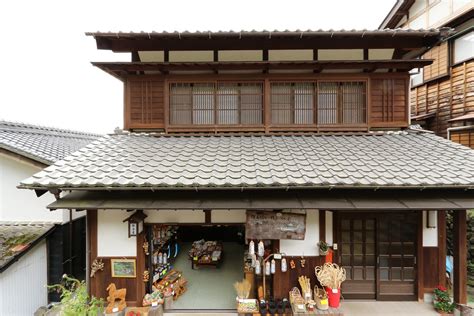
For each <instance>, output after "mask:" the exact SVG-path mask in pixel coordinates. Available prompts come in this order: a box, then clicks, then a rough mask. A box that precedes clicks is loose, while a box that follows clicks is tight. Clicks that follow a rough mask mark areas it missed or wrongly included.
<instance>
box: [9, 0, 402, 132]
mask: <svg viewBox="0 0 474 316" xmlns="http://www.w3.org/2000/svg"><path fill="white" fill-rule="evenodd" d="M394 3H395V0H330V1H327V0H313V1H303V0H291V1H280V0H272V1H263V0H260V1H258V0H238V1H223V0H220V1H218V0H214V1H210V0H188V1H185V0H170V1H163V0H161V1H159V0H155V1H139V0H134V1H121V0H111V1H102V0H96V1H90V0H77V1H68V0H62V1H61V0H56V1H48V0H45V1H38V0H29V1H22V0H11V1H9V0H2V1H0V30H1V35H0V43H1V44H0V60H1V61H2V65H1V70H2V72H1V77H0V119H5V120H10V121H20V122H26V123H33V124H40V125H47V126H55V127H61V128H69V129H76V130H83V131H90V132H96V133H110V132H112V131H113V129H114V128H115V127H117V126H119V127H122V114H123V87H122V83H121V82H120V81H119V80H117V79H115V78H113V77H112V76H110V75H108V74H106V73H105V72H103V71H101V70H99V69H97V68H94V67H93V66H92V65H91V64H90V61H130V56H129V54H114V53H111V52H108V51H98V50H97V49H96V46H95V40H94V39H93V38H92V37H86V36H85V35H84V32H88V31H142V30H143V31H152V30H154V31H162V30H167V31H173V30H178V31H184V30H189V31H195V30H212V31H217V30H229V29H232V30H241V29H245V30H252V29H256V30H263V29H266V30H274V29H279V30H284V29H290V30H296V29H301V30H306V29H319V28H322V29H331V28H332V29H341V28H344V29H364V28H366V29H376V28H377V27H378V26H379V24H380V22H381V21H382V19H383V18H384V17H385V16H386V14H387V13H388V11H389V10H390V8H391V7H392V6H393V4H394Z"/></svg>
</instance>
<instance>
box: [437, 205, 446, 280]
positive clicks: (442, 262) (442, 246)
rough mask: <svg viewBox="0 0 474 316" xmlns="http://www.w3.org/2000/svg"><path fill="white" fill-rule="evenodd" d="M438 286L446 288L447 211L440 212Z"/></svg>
mask: <svg viewBox="0 0 474 316" xmlns="http://www.w3.org/2000/svg"><path fill="white" fill-rule="evenodd" d="M438 251H439V252H438V258H439V259H438V284H441V285H443V286H446V259H445V258H446V211H438Z"/></svg>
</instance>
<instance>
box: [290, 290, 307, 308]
mask: <svg viewBox="0 0 474 316" xmlns="http://www.w3.org/2000/svg"><path fill="white" fill-rule="evenodd" d="M289 297H290V303H291V304H296V301H297V300H298V301H299V302H301V300H303V302H304V299H303V297H302V296H301V292H300V289H299V288H297V287H294V288H292V289H291V291H290V295H289Z"/></svg>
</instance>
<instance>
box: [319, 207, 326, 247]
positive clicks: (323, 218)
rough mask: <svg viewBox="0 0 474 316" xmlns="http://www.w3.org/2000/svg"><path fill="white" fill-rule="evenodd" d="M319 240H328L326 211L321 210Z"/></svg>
mask: <svg viewBox="0 0 474 316" xmlns="http://www.w3.org/2000/svg"><path fill="white" fill-rule="evenodd" d="M319 241H326V211H324V210H319Z"/></svg>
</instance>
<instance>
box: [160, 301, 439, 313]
mask: <svg viewBox="0 0 474 316" xmlns="http://www.w3.org/2000/svg"><path fill="white" fill-rule="evenodd" d="M343 306H344V315H347V316H372V315H373V316H378V315H383V316H402V315H407V316H411V315H413V316H435V315H439V314H438V313H436V312H435V310H434V309H433V306H432V305H431V304H428V303H417V302H373V301H370V302H363V301H357V302H355V301H346V302H344V305H343ZM165 315H166V316H181V315H189V313H165ZM201 315H202V316H214V315H215V316H222V315H225V316H231V315H232V316H233V315H237V314H236V313H235V314H234V313H222V314H220V313H192V316H201Z"/></svg>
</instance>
